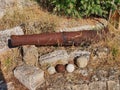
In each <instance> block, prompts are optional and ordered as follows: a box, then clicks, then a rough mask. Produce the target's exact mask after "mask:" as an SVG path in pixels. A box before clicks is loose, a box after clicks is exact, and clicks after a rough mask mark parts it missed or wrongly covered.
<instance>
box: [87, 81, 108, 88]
mask: <svg viewBox="0 0 120 90" xmlns="http://www.w3.org/2000/svg"><path fill="white" fill-rule="evenodd" d="M106 88H107V87H106V82H101V81H98V82H92V83H90V84H89V90H106Z"/></svg>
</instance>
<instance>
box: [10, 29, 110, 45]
mask: <svg viewBox="0 0 120 90" xmlns="http://www.w3.org/2000/svg"><path fill="white" fill-rule="evenodd" d="M107 32H108V29H107V28H105V29H103V30H100V31H96V30H83V31H76V32H56V33H41V34H33V35H12V36H11V44H12V46H21V45H37V46H45V45H60V46H61V45H63V46H67V45H80V44H81V43H83V42H96V41H99V40H101V39H104V38H105V35H106V33H107Z"/></svg>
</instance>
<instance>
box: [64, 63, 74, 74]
mask: <svg viewBox="0 0 120 90" xmlns="http://www.w3.org/2000/svg"><path fill="white" fill-rule="evenodd" d="M66 70H67V72H73V71H74V70H75V66H74V65H73V64H68V65H67V66H66Z"/></svg>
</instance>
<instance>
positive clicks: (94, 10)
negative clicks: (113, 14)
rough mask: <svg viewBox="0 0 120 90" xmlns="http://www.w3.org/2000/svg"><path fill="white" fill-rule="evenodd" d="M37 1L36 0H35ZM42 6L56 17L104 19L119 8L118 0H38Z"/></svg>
mask: <svg viewBox="0 0 120 90" xmlns="http://www.w3.org/2000/svg"><path fill="white" fill-rule="evenodd" d="M37 1H38V0H37ZM39 2H40V3H41V5H42V6H44V7H46V8H48V9H49V10H51V11H53V12H54V13H56V14H58V15H67V16H70V17H71V16H72V17H89V16H97V17H105V18H107V17H108V16H109V12H110V10H113V11H114V10H116V9H119V7H120V0H40V1H39Z"/></svg>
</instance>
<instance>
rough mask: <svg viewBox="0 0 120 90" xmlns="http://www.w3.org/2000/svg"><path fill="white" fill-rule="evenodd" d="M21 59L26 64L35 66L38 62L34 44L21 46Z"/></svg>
mask: <svg viewBox="0 0 120 90" xmlns="http://www.w3.org/2000/svg"><path fill="white" fill-rule="evenodd" d="M23 60H24V62H25V63H26V64H27V65H31V66H36V65H37V63H38V50H37V47H35V45H26V46H23Z"/></svg>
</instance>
